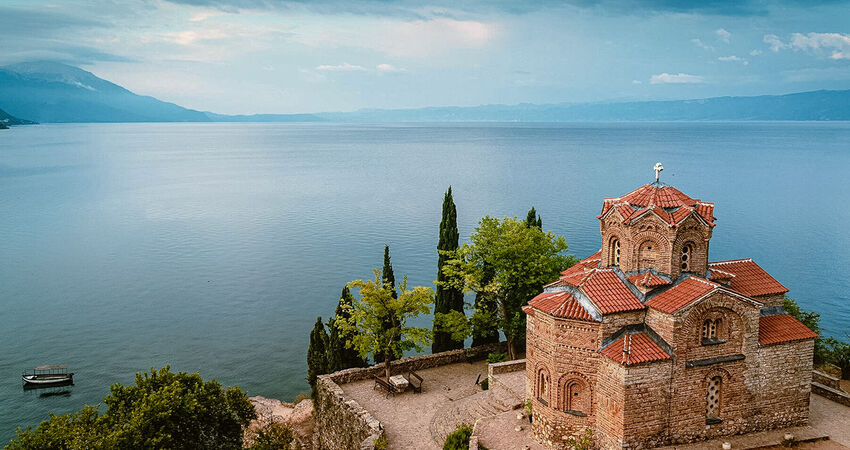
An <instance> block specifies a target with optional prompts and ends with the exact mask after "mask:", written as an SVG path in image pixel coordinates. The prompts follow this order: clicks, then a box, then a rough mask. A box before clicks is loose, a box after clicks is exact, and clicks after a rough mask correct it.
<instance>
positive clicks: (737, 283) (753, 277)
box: [708, 258, 788, 297]
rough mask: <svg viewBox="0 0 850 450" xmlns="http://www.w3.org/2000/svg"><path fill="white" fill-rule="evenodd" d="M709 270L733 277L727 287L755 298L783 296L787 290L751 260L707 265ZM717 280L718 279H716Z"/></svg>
mask: <svg viewBox="0 0 850 450" xmlns="http://www.w3.org/2000/svg"><path fill="white" fill-rule="evenodd" d="M708 267H709V269H711V271H712V272H714V270H720V271H723V272H727V273H730V274H732V275H733V277H732V279H731V281H730V282H729V287H730V288H732V289H733V290H734V291H736V292H739V293H741V294H744V295H746V296H747V297H756V296H759V295H771V294H784V293H786V292H788V289H787V288H786V287H785V286H783V285H782V284H781V283H780V282H778V281H776V280H775V279H774V278H773V277H772V276H770V274H768V273H767V272H765V271H764V269H762V268H761V267H759V265H758V264H756V263H755V261H753V260H752V259H749V258H747V259H736V260H732V261H717V262H710V263H708ZM718 279H719V278H718Z"/></svg>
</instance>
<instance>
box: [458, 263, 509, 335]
mask: <svg viewBox="0 0 850 450" xmlns="http://www.w3.org/2000/svg"><path fill="white" fill-rule="evenodd" d="M483 272H484V275H483V277H482V284H483V285H487V284H488V283H490V282H491V281H492V280H493V271H492V270H490V268H489V267H488V266H486V265H485V266H484V270H483ZM473 309H474V310H475V311H476V312H479V313H480V314H477V315H475V314H473V316H472V317H471V318H470V325H471V327H472V346H473V347H478V346H479V345H487V344H495V343H497V342H499V323H498V322H497V321H495V320H490V318H492V317H496V316H497V315H498V311H499V302H498V301H497V300H496V298H495V296H493V295H491V294H490V293H488V292H484V291H477V292H475V303H473ZM459 319H460V318H459V317H456V318H455V322H457V321H458V320H459Z"/></svg>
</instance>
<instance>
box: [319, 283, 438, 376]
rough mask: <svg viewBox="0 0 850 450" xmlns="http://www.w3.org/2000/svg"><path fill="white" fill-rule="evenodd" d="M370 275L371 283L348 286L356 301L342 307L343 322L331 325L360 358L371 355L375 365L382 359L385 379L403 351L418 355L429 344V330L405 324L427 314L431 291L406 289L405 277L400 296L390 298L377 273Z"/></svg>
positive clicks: (425, 288) (388, 290) (415, 288)
mask: <svg viewBox="0 0 850 450" xmlns="http://www.w3.org/2000/svg"><path fill="white" fill-rule="evenodd" d="M374 272H375V279H374V280H372V281H363V280H355V281H352V282H351V283H348V286H349V287H350V288H352V289H355V288H356V289H358V290H359V292H360V298H359V299H358V298H356V297H355V299H354V303H353V305H351V306H345V308H346V309H350V311H351V314H350V316H349V317H348V318H347V319H346V320H342V319H337V320H336V321H335V322H334V324H335V326H337V327H339V329H340V331H341V332H342V335H343V336H345V337H346V340H347V343H348V345H350V346H351V347H353V348H355V349H357V351H358V353H359V354H360V356H361V357H364V358H365V357H367V356H368V355H372V357H373V358H374V359H375V361H376V362H377V360H378V359H379V358H383V360H384V363H385V364H386V376H387V378H389V377H390V375H391V373H392V372H391V370H390V364H391V362H392V360H393V359H394V358H400V357H401V356H402V354H403V353H404V351H405V350H412V349H416V351H420V352H421V351H422V347H423V346H424V345H427V344H428V343H430V338H431V330H429V329H427V328H417V327H411V326H409V325H408V324H407V321H408V320H409V319H411V318H413V317H417V316H419V315H420V314H428V313H430V312H431V310H430V305H431V304H432V303H434V291H433V290H431V289H430V288H427V287H424V286H416V287H414V288H413V289H412V290H408V289H407V277H406V276H405V277H404V281H402V283H401V285H399V292H400V294H398V295H396V296H394V295H393V290H391V289H390V288H389V286H388V284H385V283H384V282H383V281H382V280H383V278H382V277H381V272H380V271H379V270H375V271H374ZM387 324H389V325H390V326H389V327H388V326H387Z"/></svg>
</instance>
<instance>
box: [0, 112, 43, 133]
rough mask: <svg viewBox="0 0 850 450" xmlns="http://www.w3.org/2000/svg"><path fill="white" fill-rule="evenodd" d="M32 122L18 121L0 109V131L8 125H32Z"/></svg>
mask: <svg viewBox="0 0 850 450" xmlns="http://www.w3.org/2000/svg"><path fill="white" fill-rule="evenodd" d="M33 123H35V122H33V121H32V120H24V119H18V118H17V117H15V116H13V115H11V114H9V113H7V112H6V111H3V110H2V109H0V129H4V128H9V125H29V124H33Z"/></svg>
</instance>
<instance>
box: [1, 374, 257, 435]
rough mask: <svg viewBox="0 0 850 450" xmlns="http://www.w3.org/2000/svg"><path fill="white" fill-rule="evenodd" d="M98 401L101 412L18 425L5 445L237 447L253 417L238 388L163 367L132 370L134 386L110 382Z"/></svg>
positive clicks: (87, 411)
mask: <svg viewBox="0 0 850 450" xmlns="http://www.w3.org/2000/svg"><path fill="white" fill-rule="evenodd" d="M103 403H104V404H105V405H106V408H107V409H106V413H105V414H103V415H100V414H98V411H97V407H91V406H86V407H85V408H83V409H82V410H81V411H79V412H77V413H74V414H66V415H62V416H55V415H51V416H50V419H49V420H47V421H45V422H42V423H41V424H40V425H39V426H38V427H37V428H36V429H34V430H33V429H32V428H28V429H27V430H26V431H21V430H18V435H17V438H16V439H15V440H13V441H12V442H10V443H9V445H8V446H7V447H6V448H8V449H43V448H56V449H112V448H170V449H240V448H242V427H244V426H246V425H248V423H249V422H250V421H251V419H253V418H255V417H256V415H255V413H254V407H253V405H251V402H250V401H249V400H248V397H247V396H246V395H245V393H244V392H242V390H241V389H239V388H238V387H232V388H226V389H223V388H222V387H221V385H220V384H219V383H218V382H217V381H215V380H212V381H207V382H204V381H203V379H201V376H200V375H198V374H197V373H195V374H191V375H190V374H187V373H185V372H180V373H172V372H170V369H169V367H164V368H162V369H160V370H159V371H156V370H154V369H151V371H150V373H149V374H148V373H145V374H144V375H143V374H141V373H139V374H137V375H136V384H135V385H130V386H122V385H121V384H118V383H116V384H114V385H112V387H111V388H110V393H109V395H107V396H106V398H105V399H104V400H103Z"/></svg>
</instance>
